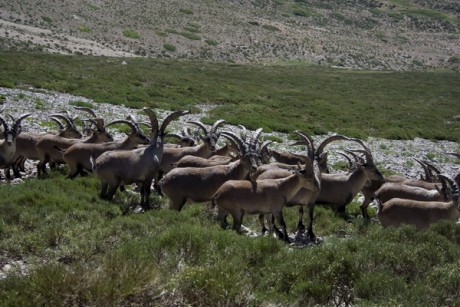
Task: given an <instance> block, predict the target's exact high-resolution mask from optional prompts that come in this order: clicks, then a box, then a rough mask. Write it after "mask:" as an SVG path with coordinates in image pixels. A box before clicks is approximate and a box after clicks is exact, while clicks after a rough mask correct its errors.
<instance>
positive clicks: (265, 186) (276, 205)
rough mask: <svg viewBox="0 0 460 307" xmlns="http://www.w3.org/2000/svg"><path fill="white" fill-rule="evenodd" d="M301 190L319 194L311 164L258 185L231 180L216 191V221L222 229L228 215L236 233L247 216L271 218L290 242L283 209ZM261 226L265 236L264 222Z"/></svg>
mask: <svg viewBox="0 0 460 307" xmlns="http://www.w3.org/2000/svg"><path fill="white" fill-rule="evenodd" d="M302 188H306V189H308V190H312V191H317V190H319V187H318V185H317V181H316V180H315V176H314V172H313V166H312V164H311V161H305V166H304V168H303V169H300V166H299V170H297V171H295V173H294V174H291V175H290V176H288V177H284V178H278V179H266V180H257V181H248V180H229V181H227V182H225V183H224V184H223V185H222V186H221V187H220V188H219V189H218V190H217V191H216V193H215V194H214V196H213V197H212V202H213V204H215V205H216V206H217V207H218V208H219V213H218V216H217V218H218V220H219V221H220V222H221V225H222V227H224V228H225V227H226V226H227V220H226V218H227V215H228V214H230V215H231V216H232V217H233V229H234V230H236V231H240V228H241V223H242V220H243V216H244V214H245V213H247V214H259V220H260V217H261V215H260V214H272V215H273V216H274V217H275V218H276V220H277V221H278V223H279V224H280V226H281V228H282V233H283V239H284V240H285V241H287V242H289V241H290V240H289V236H288V233H287V229H286V223H285V222H284V218H283V208H284V206H285V205H286V203H287V202H288V201H289V200H291V199H292V198H293V197H294V196H295V195H296V194H297V193H298V192H299V190H300V189H302ZM261 224H262V231H263V232H264V231H265V226H264V225H263V219H262V220H261Z"/></svg>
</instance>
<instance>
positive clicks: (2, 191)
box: [0, 171, 460, 306]
mask: <svg viewBox="0 0 460 307" xmlns="http://www.w3.org/2000/svg"><path fill="white" fill-rule="evenodd" d="M98 185H99V182H98V180H97V179H95V178H94V177H93V176H89V177H86V178H76V179H75V180H66V179H64V176H63V172H62V171H53V172H51V174H50V177H49V178H48V179H42V180H37V179H30V180H26V182H25V183H23V184H21V185H0V250H1V251H2V253H0V262H1V263H2V264H13V263H15V261H17V260H18V259H20V260H21V261H22V262H23V263H24V266H25V270H27V275H24V274H22V273H21V269H17V270H11V271H9V273H8V274H7V276H6V278H3V279H1V280H0V297H2V304H3V305H5V306H18V305H27V304H29V303H30V302H32V301H33V302H34V304H36V305H53V306H61V305H97V306H107V305H118V306H121V305H132V304H136V305H149V304H155V305H175V304H179V302H180V305H192V304H193V305H198V306H204V305H257V306H260V305H345V304H349V305H386V304H388V302H392V304H394V305H411V304H413V303H414V302H417V303H418V304H420V305H424V306H440V305H457V304H459V303H460V301H459V298H458V295H457V293H458V284H459V282H460V279H459V276H460V271H459V268H460V262H459V260H458V254H459V252H460V225H456V224H455V223H451V222H442V223H438V224H435V225H433V226H432V227H431V228H430V229H429V230H427V231H424V232H418V231H416V230H415V229H414V228H412V227H402V228H399V229H395V228H388V229H382V228H381V227H380V226H379V225H377V224H375V223H374V222H369V221H368V222H364V221H363V220H362V219H360V218H356V215H357V214H358V213H359V204H357V203H356V202H354V203H352V205H350V208H348V212H349V218H350V222H348V221H345V220H344V219H342V218H341V217H338V216H337V215H335V214H334V213H333V212H332V211H331V210H330V209H328V208H325V207H321V206H319V207H318V208H316V210H315V230H316V233H317V235H319V236H321V237H322V238H323V240H324V241H323V242H322V243H321V244H319V245H314V246H310V247H307V248H298V247H296V246H287V245H286V244H285V243H283V242H282V241H281V240H277V239H275V238H274V237H272V236H258V237H249V236H246V235H240V234H237V233H236V232H234V231H233V230H230V229H229V230H223V229H221V228H220V226H219V225H218V223H217V221H216V220H215V214H216V213H215V211H213V210H212V209H211V208H210V207H208V206H207V205H203V204H187V205H186V206H185V207H184V209H183V210H182V211H181V212H175V211H171V210H165V209H160V210H156V211H149V212H145V213H143V214H134V213H133V211H132V207H125V204H126V203H127V202H129V196H127V195H126V194H124V193H117V194H116V197H115V200H114V201H113V202H106V201H102V200H100V199H99V198H98V197H97V191H98ZM128 195H129V194H128ZM138 201H139V199H138V198H136V201H134V202H133V203H134V204H135V203H137V202H138ZM154 201H156V202H159V204H160V205H162V206H163V207H165V199H160V198H155V200H154ZM284 212H285V218H286V222H287V224H288V228H289V230H290V231H292V230H293V229H294V227H295V221H296V219H297V208H285V210H284ZM244 224H245V225H246V226H248V227H250V228H251V229H259V225H258V221H257V217H255V216H247V217H245V220H244Z"/></svg>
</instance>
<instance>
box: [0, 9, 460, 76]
mask: <svg viewBox="0 0 460 307" xmlns="http://www.w3.org/2000/svg"><path fill="white" fill-rule="evenodd" d="M451 1H452V0H440V1H437V2H436V4H435V3H432V2H423V1H410V2H408V1H402V2H401V1H395V2H394V1H387V2H382V1H381V2H376V1H360V2H359V3H356V4H350V2H347V1H339V2H337V1H333V0H325V1H317V0H315V1H300V0H299V1H297V0H296V1H282V0H280V1H269V2H264V3H263V2H260V1H252V2H245V1H243V2H241V1H240V2H239V3H238V4H236V3H234V2H225V1H222V0H218V1H217V2H215V3H214V2H213V3H208V2H206V1H204V0H198V2H196V1H191V0H184V1H183V2H181V6H179V7H177V6H173V5H170V4H169V3H168V2H164V1H150V2H149V1H147V2H142V3H133V2H132V1H120V0H115V2H113V5H104V6H98V5H94V4H91V3H88V2H87V1H83V2H82V3H80V2H79V4H78V5H72V4H71V3H70V2H69V3H62V4H61V5H60V6H58V7H53V8H50V7H49V3H47V2H46V1H45V2H41V3H40V5H39V6H34V5H33V3H32V2H26V3H22V2H21V4H19V3H18V2H17V1H10V2H7V3H5V8H4V9H5V10H6V11H8V12H11V14H12V15H11V16H24V17H21V18H17V19H14V18H13V17H11V19H8V20H7V21H9V22H13V23H15V24H16V25H15V26H14V27H13V28H10V29H9V30H8V33H6V32H5V34H4V35H3V37H0V44H1V45H2V48H6V49H10V50H16V51H34V52H36V51H44V50H45V51H48V52H59V53H68V54H77V55H105V56H107V55H117V56H124V55H126V54H130V55H133V56H145V57H158V56H160V57H163V56H166V57H168V58H187V59H196V60H212V61H221V62H228V63H251V62H257V63H267V62H272V63H273V62H278V61H291V60H294V61H301V62H314V63H319V64H321V65H325V66H340V67H343V68H353V69H372V70H411V71H412V70H420V71H421V70H431V69H437V68H441V69H445V68H447V69H451V70H453V71H459V69H460V68H459V65H458V63H455V62H451V61H447V60H446V59H448V58H449V57H451V56H452V54H450V53H452V50H453V51H455V50H456V49H455V48H456V45H455V43H456V42H457V41H458V33H459V32H460V22H458V12H457V11H456V9H455V6H453V5H452V4H451ZM199 6H202V7H206V6H209V7H210V8H211V9H209V10H195V8H196V7H199ZM38 8H39V10H38ZM95 11H98V13H97V14H95ZM43 12H46V16H43ZM37 14H38V16H35V15H37ZM68 16H73V17H72V18H74V19H75V20H79V19H80V20H81V21H77V22H81V23H83V24H82V25H80V26H78V23H77V25H73V27H74V28H75V29H76V31H78V32H80V33H82V32H83V33H84V34H85V35H84V38H85V40H81V41H80V42H79V44H77V45H76V44H74V43H72V41H71V40H68V36H67V35H68V33H64V32H63V31H64V30H63V29H67V25H66V22H67V21H68ZM267 17H268V19H267ZM83 18H84V19H83ZM184 18H185V19H184ZM29 19H30V20H29ZM45 20H46V21H45ZM216 20H217V21H218V22H216ZM263 20H266V21H263ZM134 21H135V24H133V22H134ZM179 21H180V22H179ZM26 24H28V25H32V26H34V25H35V26H38V28H43V27H45V28H49V27H52V28H53V37H52V42H50V41H47V40H44V39H43V35H47V34H45V32H42V31H41V30H40V29H37V31H30V30H28V29H27V28H26V27H24V25H26ZM247 26H249V27H250V28H251V29H252V30H251V35H250V41H249V42H242V41H241V39H242V38H243V37H248V35H247V34H248V32H247V31H248V30H249V28H247ZM395 28H397V29H398V34H399V35H396V36H395V33H394V30H393V29H395ZM163 29H175V30H172V31H167V30H163ZM280 29H282V30H283V35H282V36H280V35H275V36H273V34H274V33H279V30H280ZM260 30H266V31H260ZM363 30H365V31H363ZM24 33H27V35H23V34H24ZM201 33H203V34H201ZM169 34H177V35H181V36H183V37H185V38H186V39H189V40H192V42H187V41H186V42H184V44H181V48H178V49H177V50H176V51H175V52H169V53H168V54H165V53H164V52H165V48H164V47H163V44H164V43H170V42H174V43H175V44H176V46H178V45H177V44H178V42H176V41H163V40H161V38H162V37H167V36H168V35H169ZM420 35H423V37H424V41H425V42H426V44H420V43H418V42H417V38H418V37H420ZM209 37H212V41H213V42H220V44H218V46H219V47H217V45H216V44H213V43H208V42H206V41H205V40H206V39H207V38H209ZM126 38H129V39H126ZM305 38H307V39H305ZM175 39H178V40H181V39H182V38H181V37H179V38H175ZM133 40H139V41H138V42H139V43H140V44H139V45H136V46H134V45H133V44H134V43H135V42H134V41H133ZM158 40H160V41H158ZM202 40H203V42H205V43H206V44H207V46H206V48H204V47H203V44H201V43H195V42H193V41H202ZM92 41H94V42H96V43H99V45H95V44H93V43H92ZM224 41H226V42H227V41H229V42H232V43H229V44H221V42H224ZM240 42H241V43H240ZM100 45H103V47H102V48H99V47H96V46H100ZM401 48H402V49H401ZM433 48H434V49H433ZM402 50H404V52H401V51H402Z"/></svg>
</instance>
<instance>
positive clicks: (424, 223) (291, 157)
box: [0, 107, 460, 241]
mask: <svg viewBox="0 0 460 307" xmlns="http://www.w3.org/2000/svg"><path fill="white" fill-rule="evenodd" d="M75 109H76V110H77V111H81V112H84V113H85V114H89V118H87V119H82V120H78V117H77V116H72V115H71V114H70V113H69V112H67V113H58V114H51V115H50V116H49V118H50V120H52V121H53V122H55V123H56V124H57V125H58V129H59V130H58V131H57V132H56V133H47V134H37V133H32V132H22V126H21V122H22V121H23V120H24V119H26V118H28V117H29V116H31V115H32V114H31V113H27V114H22V115H20V116H18V117H17V118H14V117H13V116H11V115H8V117H9V118H10V119H11V123H8V121H7V120H6V119H5V118H4V117H3V116H2V115H0V124H1V125H0V131H1V136H2V137H1V140H0V165H1V167H2V168H3V169H4V172H5V176H6V178H7V179H10V178H11V174H10V170H12V171H13V174H14V176H15V177H19V176H21V171H24V162H25V161H26V160H35V161H38V162H37V176H38V177H39V178H40V177H43V176H44V175H45V174H46V169H47V167H55V166H56V165H58V164H66V165H67V166H68V175H67V178H70V179H73V178H75V176H77V175H82V176H85V175H87V174H89V173H94V175H95V176H96V177H97V178H99V180H100V182H101V189H100V197H101V198H103V199H107V200H112V199H113V197H114V195H115V193H116V191H117V189H119V188H120V190H124V186H125V185H129V184H136V185H137V189H138V190H139V192H140V196H141V201H140V206H141V207H142V208H143V209H144V210H148V209H151V204H150V199H149V198H150V194H151V187H152V185H153V186H154V187H155V188H156V190H157V192H158V193H159V194H160V195H165V196H166V197H167V198H168V200H169V208H170V209H172V210H177V211H180V210H181V209H182V208H183V206H184V204H185V203H186V202H187V201H193V202H211V204H212V205H213V206H215V207H217V209H218V213H217V219H218V220H219V222H220V223H221V225H222V226H223V227H226V226H227V215H231V216H232V218H233V228H234V229H235V230H236V231H240V229H241V225H242V219H243V216H244V215H245V214H257V215H259V221H260V224H261V230H262V232H266V231H267V227H266V222H268V230H270V231H276V232H277V233H278V234H279V235H280V236H281V237H282V238H283V239H284V240H286V241H289V240H290V239H289V236H288V230H287V226H286V223H285V221H284V218H283V208H284V207H292V206H298V207H299V218H298V222H297V229H298V231H300V232H304V231H305V229H306V230H307V234H308V235H309V237H310V239H311V240H315V238H316V236H315V234H314V232H313V218H314V208H315V206H316V204H321V205H324V206H328V207H330V208H332V209H333V210H335V211H336V212H339V213H343V212H345V210H346V206H347V205H348V204H350V203H351V202H352V200H353V199H355V197H356V195H357V194H358V193H361V194H362V195H363V196H364V200H363V203H362V204H361V206H360V209H361V212H362V216H363V217H364V218H369V215H368V212H367V207H368V206H369V204H371V203H372V202H375V203H376V205H377V207H378V213H377V217H378V219H379V221H380V223H381V225H382V226H384V227H388V226H398V225H401V224H410V225H414V226H415V227H417V228H418V229H424V228H427V227H429V225H431V224H432V223H435V222H437V221H439V220H452V221H457V220H458V219H459V217H460V203H459V185H460V173H459V174H457V175H456V176H455V178H450V177H449V176H447V175H445V174H443V173H442V172H441V170H440V169H439V168H438V167H436V166H435V165H433V164H432V163H431V162H429V161H424V160H418V159H417V160H416V162H417V163H419V164H420V165H421V166H422V168H423V170H424V173H423V175H422V176H421V178H420V179H418V180H416V179H410V178H406V177H403V176H383V175H382V174H381V173H380V171H379V169H378V168H377V165H376V163H375V161H374V158H373V156H372V153H371V151H370V149H369V148H368V147H367V145H366V144H365V143H364V142H363V141H362V140H359V139H356V138H349V137H346V136H342V135H333V136H330V137H328V138H326V139H325V140H323V141H322V142H321V143H319V144H318V145H317V144H315V142H314V141H313V139H312V138H311V137H310V136H309V135H307V134H306V133H305V132H302V131H295V133H296V134H297V135H298V137H299V138H300V139H299V141H297V142H295V143H293V144H292V146H297V145H301V146H304V148H305V149H306V150H305V152H304V153H299V152H297V153H292V152H289V151H278V150H275V149H270V148H269V146H270V145H271V144H272V142H271V141H261V137H262V129H261V128H259V129H257V130H256V131H255V132H253V133H252V134H250V132H249V131H248V130H247V129H246V128H244V127H243V126H239V127H240V128H239V129H240V133H239V134H238V133H235V128H233V129H230V127H228V128H227V129H224V128H222V126H223V124H224V123H225V122H224V120H218V121H216V122H215V123H214V124H213V125H212V126H211V127H210V128H208V127H207V126H206V125H205V124H203V123H201V122H200V121H189V122H187V123H188V124H191V125H193V126H195V127H197V130H196V131H195V132H192V130H191V129H190V128H184V129H183V130H182V132H181V133H167V132H166V128H167V127H168V125H169V124H170V123H171V122H172V121H174V120H176V119H178V118H179V117H181V116H184V115H186V114H188V112H184V111H176V112H172V113H171V114H169V115H168V116H166V117H165V119H164V120H163V122H162V124H161V125H160V124H159V122H158V119H157V116H156V114H155V112H154V111H153V110H151V109H149V108H144V109H143V111H144V112H145V114H146V116H147V117H148V118H149V123H148V124H147V125H148V126H149V130H150V131H149V135H146V134H144V132H143V131H142V129H141V128H140V127H139V123H138V122H137V120H136V119H135V117H134V116H128V117H126V118H125V119H119V120H115V121H112V122H110V123H108V124H105V123H104V120H103V119H102V118H101V117H98V116H97V115H96V113H95V112H94V111H93V110H91V109H89V108H79V107H76V108H75ZM3 111H4V108H3V109H1V110H0V113H2V112H3ZM2 114H3V113H2ZM78 121H79V122H80V123H82V126H83V128H82V131H81V132H80V131H79V129H78V128H77V125H76V122H78ZM115 124H123V125H127V126H128V127H130V129H131V131H130V133H129V134H128V135H127V136H126V137H125V138H124V139H123V140H116V141H115V140H114V139H113V137H112V135H111V134H110V133H109V131H108V129H107V128H108V127H111V126H113V125H115ZM219 129H220V131H219ZM84 135H85V138H83V137H84ZM166 137H170V138H177V139H178V140H179V142H178V143H179V144H165V138H166ZM219 139H220V140H225V141H226V144H225V145H223V146H221V147H218V144H219ZM338 141H340V142H343V143H345V144H347V146H353V144H354V147H355V148H347V149H344V150H343V152H340V153H339V154H341V155H342V156H344V157H345V158H346V160H347V161H348V165H349V169H348V171H346V172H343V171H342V172H331V170H330V167H329V166H328V163H327V155H328V153H327V152H326V151H325V149H326V146H327V145H328V144H330V143H332V142H338ZM356 147H357V148H356ZM448 154H450V155H454V156H456V157H458V158H460V156H459V154H458V153H448ZM273 160H274V161H273ZM272 161H273V162H272ZM304 207H307V208H308V217H309V222H308V224H307V227H306V226H305V225H304V223H303V209H304ZM275 220H276V222H277V223H278V224H279V225H278V226H279V227H281V231H280V230H279V229H278V227H277V226H275Z"/></svg>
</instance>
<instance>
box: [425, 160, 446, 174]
mask: <svg viewBox="0 0 460 307" xmlns="http://www.w3.org/2000/svg"><path fill="white" fill-rule="evenodd" d="M422 162H423V163H424V164H425V165H426V166H428V168H429V169H431V170H432V171H434V172H435V173H436V174H437V175H439V174H441V173H442V172H441V170H440V169H439V168H438V167H436V166H435V165H434V164H433V163H431V162H429V161H426V160H423V161H422Z"/></svg>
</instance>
